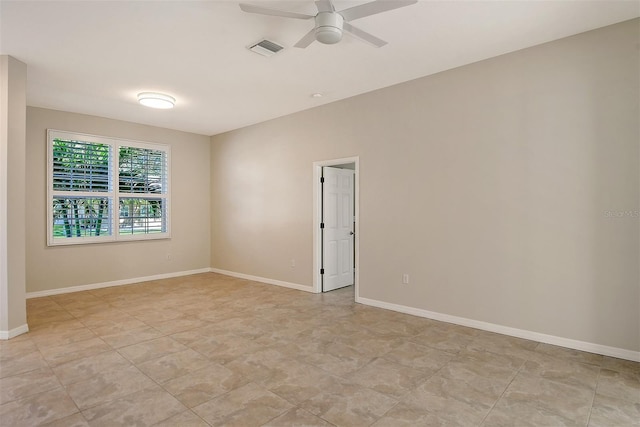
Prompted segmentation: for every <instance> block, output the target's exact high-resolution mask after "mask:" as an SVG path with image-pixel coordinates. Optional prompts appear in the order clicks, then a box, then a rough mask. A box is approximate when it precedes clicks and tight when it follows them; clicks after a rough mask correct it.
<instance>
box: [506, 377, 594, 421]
mask: <svg viewBox="0 0 640 427" xmlns="http://www.w3.org/2000/svg"><path fill="white" fill-rule="evenodd" d="M592 399H593V390H589V389H586V388H584V387H575V386H570V385H566V384H562V383H559V382H556V381H551V380H547V379H544V378H540V377H537V376H535V375H530V374H525V373H520V374H518V375H517V376H516V378H515V379H514V380H513V381H512V382H511V384H510V385H509V387H508V388H507V390H506V391H505V393H504V395H503V396H502V397H501V398H500V401H499V402H498V403H497V405H496V408H498V409H501V410H503V411H513V412H520V413H525V414H527V413H535V411H544V412H545V413H550V414H555V415H557V416H558V417H560V418H562V419H565V420H571V421H572V422H576V423H579V424H582V425H585V424H586V423H587V420H588V418H589V411H590V408H591V402H592ZM522 418H530V417H529V416H527V417H522Z"/></svg>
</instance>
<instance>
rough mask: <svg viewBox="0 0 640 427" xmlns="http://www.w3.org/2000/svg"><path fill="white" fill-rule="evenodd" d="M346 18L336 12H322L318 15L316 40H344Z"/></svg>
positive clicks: (329, 42) (336, 41) (335, 41)
mask: <svg viewBox="0 0 640 427" xmlns="http://www.w3.org/2000/svg"><path fill="white" fill-rule="evenodd" d="M343 23H344V18H343V17H342V15H340V14H339V13H336V12H320V13H318V14H317V15H316V40H318V41H319V42H320V43H324V44H334V43H338V42H339V41H340V40H342V24H343Z"/></svg>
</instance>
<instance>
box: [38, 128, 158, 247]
mask: <svg viewBox="0 0 640 427" xmlns="http://www.w3.org/2000/svg"><path fill="white" fill-rule="evenodd" d="M48 134H49V147H50V150H49V157H50V162H49V164H50V168H49V172H50V185H49V196H50V201H51V202H50V203H51V205H50V206H51V211H50V214H51V216H50V220H49V221H50V223H49V225H50V227H49V244H69V243H91V242H98V241H108V240H118V239H119V238H126V239H131V238H144V237H145V236H147V237H151V235H155V236H157V237H163V236H166V237H168V228H169V224H168V205H169V197H168V191H167V190H168V182H169V179H168V173H169V171H168V166H169V159H168V156H169V150H168V147H165V146H158V145H151V144H145V143H139V142H135V143H134V142H129V141H120V140H115V139H111V138H104V137H95V136H91V135H75V134H69V133H66V132H60V131H49V133H48ZM114 206H117V209H115V208H114ZM136 236H137V237H136Z"/></svg>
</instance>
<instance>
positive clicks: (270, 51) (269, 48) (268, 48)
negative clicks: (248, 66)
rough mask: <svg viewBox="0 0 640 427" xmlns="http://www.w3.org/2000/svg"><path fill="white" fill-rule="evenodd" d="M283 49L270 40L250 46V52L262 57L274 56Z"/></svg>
mask: <svg viewBox="0 0 640 427" xmlns="http://www.w3.org/2000/svg"><path fill="white" fill-rule="evenodd" d="M282 49H283V47H282V46H280V45H279V44H277V43H274V42H272V41H269V40H262V41H261V42H258V43H256V44H254V45H252V46H249V50H250V51H252V52H255V53H258V54H260V55H262V56H271V55H274V54H276V53H278V52H280V51H281V50H282Z"/></svg>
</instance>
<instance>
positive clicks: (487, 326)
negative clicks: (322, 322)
mask: <svg viewBox="0 0 640 427" xmlns="http://www.w3.org/2000/svg"><path fill="white" fill-rule="evenodd" d="M356 302H357V303H360V304H365V305H370V306H373V307H379V308H385V309H387V310H393V311H398V312H400V313H406V314H411V315H414V316H419V317H426V318H427V319H433V320H439V321H442V322H447V323H453V324H455V325H461V326H467V327H470V328H475V329H481V330H483V331H489V332H495V333H498V334H502V335H509V336H512V337H517V338H524V339H527V340H532V341H538V342H543V343H546V344H553V345H557V346H560V347H566V348H571V349H574V350H581V351H586V352H589V353H596V354H602V355H604V356H611V357H616V358H619V359H625V360H631V361H634V362H640V351H633V350H626V349H623V348H617V347H609V346H606V345H601V344H594V343H590V342H585V341H578V340H573V339H570V338H563V337H557V336H554V335H547V334H541V333H539V332H533V331H527V330H524V329H517V328H511V327H509V326H502V325H497V324H494V323H488V322H482V321H479V320H473V319H467V318H464V317H458V316H451V315H449V314H442V313H437V312H434V311H428V310H422V309H419V308H413V307H407V306H404V305H399V304H392V303H388V302H384V301H378V300H374V299H369V298H362V297H358V296H356Z"/></svg>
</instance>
